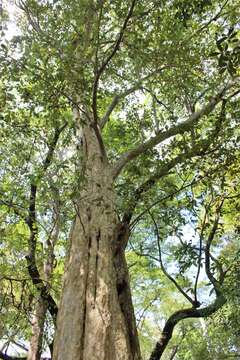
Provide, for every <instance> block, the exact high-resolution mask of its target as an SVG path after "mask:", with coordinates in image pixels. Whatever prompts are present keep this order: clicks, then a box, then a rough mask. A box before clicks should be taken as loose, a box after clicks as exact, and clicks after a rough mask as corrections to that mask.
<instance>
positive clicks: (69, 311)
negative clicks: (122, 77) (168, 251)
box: [53, 114, 141, 360]
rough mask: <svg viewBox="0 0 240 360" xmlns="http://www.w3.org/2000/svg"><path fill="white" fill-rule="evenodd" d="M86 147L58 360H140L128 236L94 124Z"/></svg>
mask: <svg viewBox="0 0 240 360" xmlns="http://www.w3.org/2000/svg"><path fill="white" fill-rule="evenodd" d="M77 117H80V116H79V114H78V115H77ZM88 118H89V117H88ZM78 121H79V119H78ZM81 144H82V154H83V160H82V161H83V164H82V165H83V168H84V169H85V170H84V180H83V182H82V185H81V186H82V188H81V189H80V194H79V200H78V202H77V204H76V212H77V216H76V220H75V223H74V224H73V227H72V233H71V236H70V241H71V246H70V253H69V259H68V261H67V265H66V271H65V275H64V284H63V292H62V298H61V302H60V308H59V313H58V320H57V331H56V337H55V343H54V354H53V359H54V360H90V359H91V360H103V359H104V360H120V359H121V360H139V359H140V358H141V356H140V349H139V344H138V339H137V330H136V325H135V318H134V312H133V306H132V300H131V293H130V287H129V278H128V271H127V266H126V261H125V257H124V247H125V242H126V240H127V237H128V232H127V229H126V228H125V227H124V226H123V225H122V224H119V221H118V218H117V215H116V211H115V194H114V188H113V177H112V171H111V168H110V166H109V164H108V162H107V159H106V157H105V154H104V151H103V148H102V143H101V139H99V134H97V129H96V128H95V129H94V126H93V125H91V124H90V123H89V120H88V124H86V122H85V124H84V126H83V128H82V141H81Z"/></svg>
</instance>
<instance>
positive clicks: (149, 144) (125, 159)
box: [113, 80, 236, 178]
mask: <svg viewBox="0 0 240 360" xmlns="http://www.w3.org/2000/svg"><path fill="white" fill-rule="evenodd" d="M235 84H236V80H233V81H231V82H229V83H228V84H227V85H225V86H224V87H223V88H222V89H221V90H220V91H219V92H218V93H217V94H216V95H215V96H214V97H212V98H211V100H210V101H209V102H208V103H207V104H206V105H204V106H203V107H202V108H201V109H200V110H199V111H196V112H194V113H193V114H192V115H191V116H190V117H189V118H188V119H187V120H185V121H183V122H181V123H179V124H177V125H175V126H172V127H171V128H170V129H168V130H165V131H159V132H158V133H157V135H156V136H153V137H151V138H150V139H149V140H147V141H146V142H145V143H142V144H140V145H138V146H136V147H135V148H134V149H132V150H129V151H127V152H126V153H125V154H123V155H122V156H121V157H120V158H119V160H118V161H117V162H116V163H115V165H114V167H113V177H114V178H116V177H117V176H118V175H119V174H120V172H121V171H122V169H123V168H124V167H125V166H126V164H128V163H129V162H130V161H132V160H133V159H135V158H136V157H138V156H139V155H141V154H143V153H144V152H145V151H147V150H149V149H152V148H153V147H154V146H156V145H158V144H160V143H161V142H163V141H164V140H166V139H169V138H171V137H172V136H175V135H177V134H183V133H184V132H186V131H190V130H191V129H192V128H193V127H194V126H195V125H196V124H197V123H198V122H199V120H200V119H201V118H202V117H203V116H205V115H208V114H210V113H211V112H212V111H213V110H214V108H215V107H216V105H217V104H218V103H219V102H221V101H222V100H223V96H224V95H225V93H226V91H227V90H228V89H230V88H232V87H233V86H234V85H235Z"/></svg>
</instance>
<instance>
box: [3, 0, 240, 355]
mask: <svg viewBox="0 0 240 360" xmlns="http://www.w3.org/2000/svg"><path fill="white" fill-rule="evenodd" d="M130 5H131V2H130V1H128V0H127V1H119V0H113V1H108V2H96V1H86V0H81V1H79V0H78V1H76V0H74V1H73V0H71V1H70V0H59V1H35V0H26V1H24V2H21V9H19V10H18V11H19V14H18V15H19V16H18V18H17V19H16V22H17V25H18V26H19V27H20V29H21V30H20V31H19V35H18V36H15V37H14V38H12V39H10V40H9V39H7V38H6V37H3V39H1V47H0V62H1V68H0V147H1V151H0V163H1V170H0V180H1V181H0V220H1V224H0V235H1V238H0V254H1V259H0V284H1V287H0V307H1V309H2V311H1V315H0V334H1V336H3V338H4V340H6V341H14V340H18V339H21V340H24V341H29V339H30V336H31V335H30V334H31V329H30V323H29V320H30V318H31V316H32V314H33V313H34V310H35V303H36V299H38V296H39V289H36V287H35V286H33V284H32V281H31V279H30V276H29V272H28V270H27V261H26V259H27V256H28V255H29V248H30V246H29V241H30V240H29V239H30V235H31V229H30V227H29V226H28V224H29V205H30V200H29V199H30V190H31V187H33V185H34V186H36V187H37V194H36V199H35V200H36V201H35V206H36V218H35V219H34V221H33V229H34V231H35V232H36V233H37V235H36V247H35V249H34V250H35V252H34V256H35V260H36V266H37V268H38V269H39V273H40V277H41V278H42V279H44V281H45V283H47V285H48V286H49V293H50V294H51V296H52V297H53V298H54V299H55V301H56V302H58V301H59V297H60V289H61V284H62V275H63V273H64V260H65V257H66V253H67V251H68V248H69V243H68V236H69V231H70V227H71V222H72V220H73V218H74V216H75V214H76V210H77V201H78V200H79V192H81V190H82V188H83V186H84V181H85V180H86V179H85V178H84V162H83V159H82V157H81V154H80V151H79V147H81V138H80V135H79V129H78V127H79V124H76V122H75V119H74V118H73V115H72V109H73V108H76V105H78V106H79V108H80V110H81V111H83V113H84V114H85V112H86V109H87V110H88V112H89V113H90V114H92V112H93V107H92V103H93V90H94V86H96V83H95V82H94V81H95V79H96V74H97V72H98V70H99V69H101V66H102V65H103V64H104V61H105V60H106V59H107V58H108V57H109V56H111V54H112V52H113V50H114V45H115V44H116V40H117V39H118V38H119V34H120V29H121V27H122V26H123V24H124V20H125V19H126V14H127V12H128V9H129V6H130ZM239 5H240V4H239V0H238V1H236V0H235V1H233V0H230V1H226V2H224V3H223V4H219V2H218V1H214V0H201V1H195V0H194V1H191V2H190V1H186V0H174V1H165V0H161V1H157V0H151V1H145V0H144V1H138V2H136V6H135V8H134V12H133V16H132V17H131V19H130V21H129V23H128V24H127V26H126V29H125V32H124V35H123V38H122V40H121V42H120V44H119V45H118V48H117V51H116V53H115V54H114V56H113V57H112V58H111V61H110V62H109V63H108V64H107V65H106V67H105V69H104V71H103V72H102V73H101V76H100V80H99V82H98V93H97V99H96V102H97V113H98V114H97V115H98V117H99V120H100V119H101V118H103V117H104V115H106V112H107V111H108V110H109V107H110V106H111V103H112V100H113V99H114V98H115V96H116V95H117V96H118V98H117V104H116V106H115V108H114V110H113V111H112V112H111V114H110V116H109V119H108V121H107V122H106V125H105V127H104V129H103V130H102V133H101V135H102V138H103V142H104V145H105V148H106V152H107V155H108V160H109V163H111V165H112V166H114V164H115V163H116V161H117V160H118V159H119V157H121V155H123V154H124V153H126V152H128V151H130V150H132V149H134V148H135V147H136V146H138V145H139V144H141V143H143V142H145V141H147V140H148V139H149V138H150V137H153V136H155V135H156V134H162V133H165V132H166V131H168V130H169V129H170V128H172V127H174V126H175V125H176V124H179V123H180V122H183V121H184V120H186V119H189V117H190V116H191V115H192V114H193V113H194V112H197V111H198V110H199V109H201V107H202V106H204V105H205V104H207V102H208V101H209V100H210V99H212V96H215V94H216V93H217V90H218V89H220V88H222V86H223V85H224V84H227V83H229V82H230V81H231V80H232V79H235V80H236V79H237V78H236V77H237V76H239V9H240V6H239ZM5 17H6V19H5ZM3 21H4V24H3V25H4V27H5V26H6V25H7V13H6V12H5V11H4V19H3ZM129 89H130V90H131V91H130V90H129ZM238 93H239V86H238V84H237V82H236V85H235V86H234V88H233V89H231V90H229V91H228V92H227V93H226V94H225V95H224V100H223V101H221V102H220V103H219V104H218V105H217V106H216V108H215V109H214V111H212V112H211V113H210V114H208V115H205V116H203V117H202V118H201V119H200V120H199V122H197V123H195V124H194V125H193V126H192V128H191V130H190V131H185V132H183V133H179V134H177V135H174V136H171V137H169V138H168V139H166V140H165V141H164V142H162V143H160V144H157V145H156V146H154V147H150V148H147V149H146V150H145V151H144V152H143V153H141V155H140V156H138V157H137V158H135V159H134V161H130V162H129V163H128V164H127V165H126V167H125V168H124V170H123V171H122V173H121V174H120V176H119V177H118V178H117V180H116V183H115V189H116V195H117V200H116V212H117V214H118V216H119V218H120V219H122V218H124V215H126V214H127V215H128V216H129V213H131V211H132V213H131V216H130V217H131V219H130V224H129V226H130V230H131V238H130V242H129V244H128V247H127V260H128V264H129V269H130V275H131V286H132V292H133V298H134V305H135V313H136V318H137V324H138V327H139V334H140V340H141V346H142V353H143V358H144V359H147V358H148V357H149V353H150V352H151V350H152V348H153V346H154V343H155V341H156V340H158V339H159V336H160V332H161V330H162V328H163V325H164V323H165V321H166V320H167V319H168V317H169V316H171V315H172V313H173V312H174V311H177V310H179V309H182V308H185V307H189V306H190V304H189V302H188V301H187V299H186V297H184V296H183V294H182V293H180V292H179V290H178V289H177V288H176V286H175V285H174V284H173V282H172V281H171V280H170V279H169V277H172V278H173V279H175V280H176V281H177V283H178V284H179V287H181V289H182V290H183V292H185V293H186V294H187V295H189V296H193V294H194V286H195V281H196V277H197V271H198V270H199V272H200V278H199V281H198V284H197V285H198V286H197V291H196V292H197V297H198V299H199V300H200V302H201V303H202V306H203V305H205V304H208V303H210V302H211V300H212V299H213V298H214V294H213V293H214V291H213V284H212V283H209V279H208V277H207V275H206V272H204V271H205V263H206V261H205V258H204V249H205V248H206V243H207V238H208V237H209V234H210V233H211V229H212V227H213V224H214V220H215V217H216V212H217V209H218V206H219V203H220V202H221V200H222V199H223V198H224V204H223V206H222V208H221V213H220V215H219V216H220V221H219V224H218V228H217V231H216V233H215V236H214V239H213V241H212V244H211V253H212V256H213V258H214V259H215V261H214V260H213V258H212V259H211V266H210V268H211V269H210V270H211V271H212V273H213V275H214V276H215V277H216V278H219V277H220V276H221V268H222V269H223V271H226V270H227V273H226V274H227V275H226V278H225V281H224V285H222V291H223V292H224V294H225V296H226V297H227V300H228V302H227V304H226V305H225V307H224V308H223V309H222V310H221V311H220V312H219V314H218V315H216V316H215V315H214V316H213V317H212V318H211V319H210V320H206V323H205V325H204V326H205V328H204V329H201V328H200V324H201V323H199V322H198V321H189V320H186V321H185V322H184V324H183V325H182V324H181V325H178V327H177V329H176V331H175V332H174V335H173V339H172V343H171V345H170V347H169V348H168V349H167V352H166V353H165V355H164V356H165V359H168V358H170V355H171V353H172V351H173V350H174V348H175V347H176V346H178V348H177V353H176V357H175V358H176V359H184V360H185V359H186V360H187V359H196V360H197V359H209V360H210V359H214V358H215V357H216V354H218V353H219V354H220V353H221V356H224V354H227V353H231V352H232V349H234V351H235V349H237V348H239V340H238V339H237V337H238V336H239V331H238V326H237V322H238V321H239V319H238V316H237V313H236V310H235V309H236V308H238V307H239V303H238V302H237V298H238V296H239V294H238V291H237V290H236V286H235V284H236V282H237V281H238V276H239V274H238V270H237V266H238V265H239V264H238V257H239V248H238V245H237V244H238V241H239V209H240V200H239V165H238V164H239V142H240V132H239V115H240V106H239V105H240V104H239V94H238ZM124 94H126V96H125V95H124ZM79 98H80V100H79ZM77 102H79V103H77ZM60 129H61V131H60ZM57 130H58V131H60V136H59V138H58V141H57V142H56V144H55V145H54V149H53V140H54V138H55V135H56V131H57ZM51 150H53V153H52V155H51V159H50V161H49V157H48V154H49V152H51ZM192 151H195V153H194V155H192V156H190V154H191V152H192ZM176 159H178V161H176V162H174V161H175V160H176ZM47 161H48V162H47ZM169 164H172V166H169V168H166V166H167V165H169ZM163 170H164V171H163ZM149 179H150V180H151V181H150V183H149V184H148V187H147V188H146V191H143V190H142V189H143V188H144V184H146V182H148V180H149ZM136 199H137V200H136ZM135 202H136V204H135ZM205 213H206V218H205V220H204V214H205ZM153 220H154V221H155V223H154V221H153ZM56 229H57V231H56ZM54 236H55V238H54ZM201 237H202V253H200V251H199V249H200V248H201V244H200V238H201ZM54 239H55V240H54ZM49 254H50V255H51V256H52V258H51V256H50V255H49ZM161 254H162V259H160V256H161ZM50 258H51V260H53V262H52V273H51V276H50V278H48V279H46V278H45V276H46V274H45V268H46V264H48V261H49V259H50ZM216 260H217V261H216ZM161 261H162V265H163V266H161ZM163 268H165V270H166V271H167V273H168V275H169V276H166V271H165V272H164V269H163ZM46 323H47V329H46V331H45V341H46V344H47V343H50V342H51V340H52V336H53V324H52V320H51V319H50V316H49V314H48V315H47V318H46ZM236 329H237V330H236ZM219 337H221V340H222V344H223V346H222V350H221V352H220V349H219V344H218V341H219ZM46 344H45V345H46ZM219 356H220V355H219ZM219 359H220V357H219Z"/></svg>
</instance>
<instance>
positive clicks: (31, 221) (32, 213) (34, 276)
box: [26, 124, 67, 325]
mask: <svg viewBox="0 0 240 360" xmlns="http://www.w3.org/2000/svg"><path fill="white" fill-rule="evenodd" d="M66 125H67V124H64V125H63V126H62V127H60V128H56V129H55V132H54V136H53V139H52V141H51V142H50V143H49V145H48V147H49V149H48V152H47V155H46V158H45V160H44V162H43V165H42V169H43V173H45V172H46V170H47V169H48V167H49V166H50V165H51V162H52V158H53V153H54V150H55V148H56V145H57V142H58V139H59V137H60V134H61V132H62V131H63V130H64V128H65V127H66ZM36 196H37V185H36V183H35V181H32V182H31V185H30V197H29V209H28V217H27V219H26V224H27V225H28V227H29V230H30V236H29V239H28V250H29V253H28V255H27V256H26V260H27V268H28V273H29V275H30V277H31V280H32V283H33V284H34V286H35V287H36V288H37V289H38V291H39V292H40V296H41V297H42V299H43V300H45V301H46V302H47V304H48V310H49V312H50V314H51V316H52V318H53V321H54V323H55V325H56V317H57V311H58V309H57V305H56V303H55V300H54V299H53V297H52V296H51V295H50V293H49V289H48V286H47V285H46V284H45V283H44V281H43V280H42V278H41V276H40V273H39V271H38V268H37V263H36V245H37V235H38V227H37V221H36Z"/></svg>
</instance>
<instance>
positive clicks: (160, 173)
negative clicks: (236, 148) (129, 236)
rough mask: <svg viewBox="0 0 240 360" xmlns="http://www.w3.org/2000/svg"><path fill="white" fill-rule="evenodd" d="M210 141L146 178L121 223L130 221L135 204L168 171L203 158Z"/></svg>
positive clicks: (176, 158)
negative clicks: (187, 161) (189, 160)
mask: <svg viewBox="0 0 240 360" xmlns="http://www.w3.org/2000/svg"><path fill="white" fill-rule="evenodd" d="M211 141H212V137H211V136H209V138H208V139H205V140H203V141H201V142H200V143H199V144H197V145H195V147H193V148H192V149H191V150H189V151H188V152H187V153H183V154H179V155H178V156H176V157H175V158H173V159H172V160H170V161H169V162H168V163H167V164H164V165H163V166H162V167H160V168H159V169H158V170H157V171H156V173H155V174H153V175H152V176H151V177H149V178H148V180H147V181H145V182H144V183H143V184H142V185H140V186H139V187H138V188H137V190H136V191H135V194H134V197H133V198H132V199H131V202H130V205H129V207H128V209H127V210H126V212H125V214H124V215H123V222H126V223H129V222H130V221H131V218H132V215H133V211H134V209H135V207H136V206H137V203H138V202H139V200H140V199H141V197H142V195H143V194H144V193H146V192H147V191H148V190H149V189H150V188H151V187H152V186H153V185H155V184H156V182H157V181H158V180H160V179H161V178H162V177H164V176H166V175H167V174H169V171H170V170H171V169H172V168H174V167H175V166H176V165H177V164H181V163H183V162H185V161H186V160H188V159H191V158H193V157H195V156H203V155H204V152H205V151H206V150H207V149H208V147H209V145H210V144H211Z"/></svg>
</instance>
